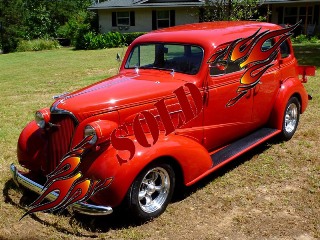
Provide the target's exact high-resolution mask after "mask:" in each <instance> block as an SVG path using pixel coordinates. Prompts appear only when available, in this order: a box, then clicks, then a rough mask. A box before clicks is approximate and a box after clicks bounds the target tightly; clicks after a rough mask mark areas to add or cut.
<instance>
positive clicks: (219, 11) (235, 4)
mask: <svg viewBox="0 0 320 240" xmlns="http://www.w3.org/2000/svg"><path fill="white" fill-rule="evenodd" d="M259 7H260V0H206V2H205V5H204V7H202V8H200V16H199V17H200V21H203V22H207V21H208V22H209V21H226V20H250V19H254V18H255V17H256V18H258V16H257V15H258V10H259Z"/></svg>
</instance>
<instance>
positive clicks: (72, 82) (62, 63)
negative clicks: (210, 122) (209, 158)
mask: <svg viewBox="0 0 320 240" xmlns="http://www.w3.org/2000/svg"><path fill="white" fill-rule="evenodd" d="M117 52H119V53H120V54H121V55H123V53H122V52H123V50H122V49H108V50H97V51H73V50H71V49H59V50H53V51H43V52H27V53H14V54H8V55H0V93H1V94H0V102H1V104H0V149H1V154H0V188H1V189H2V197H1V199H0V239H3V238H4V239H27V238H28V239H48V238H49V239H87V238H100V239H160V238H163V239H222V238H228V239H301V240H302V239H319V238H320V157H319V155H320V148H319V146H320V131H319V126H320V100H319V99H320V94H319V89H320V77H319V75H318V76H317V77H313V78H310V79H309V81H308V83H307V84H306V85H305V86H306V88H307V90H308V92H309V93H310V94H311V95H312V96H313V100H312V101H310V102H309V106H308V109H307V111H306V112H305V113H304V114H303V115H302V116H301V118H300V125H299V128H298V130H297V132H296V134H295V136H294V137H293V139H292V140H290V141H289V142H283V143H279V142H268V143H266V144H264V145H262V146H259V147H258V148H256V149H255V150H253V151H251V152H249V153H248V154H246V155H244V156H242V157H240V158H238V159H237V160H235V161H233V162H232V163H230V164H228V165H227V166H226V167H224V168H223V169H221V170H219V171H218V172H216V173H214V174H212V175H210V176H209V177H208V178H206V179H205V180H203V181H201V182H200V183H199V184H197V185H196V186H194V187H192V188H190V189H188V190H187V191H186V193H185V196H183V197H181V199H178V200H176V201H175V202H173V203H171V204H170V205H169V207H168V209H167V211H166V212H165V213H164V214H163V215H161V216H160V217H159V218H157V219H155V220H153V221H151V222H148V223H145V224H143V225H140V226H134V225H132V224H131V223H130V222H127V221H126V217H125V216H108V217H83V216H77V215H76V216H74V215H69V214H67V213H66V214H63V215H59V216H58V215H55V214H47V213H42V212H40V213H36V214H35V215H32V216H28V217H26V218H24V219H23V220H21V221H19V219H20V217H21V216H22V215H23V214H24V213H25V211H26V208H25V206H24V205H25V204H28V200H29V201H30V198H28V197H25V195H23V194H22V193H21V192H20V191H19V190H18V189H16V188H15V187H14V184H13V182H12V180H10V179H11V176H10V174H9V164H10V163H11V162H14V163H17V160H16V143H17V139H18V137H19V134H20V132H21V130H22V129H23V127H24V126H25V125H26V124H27V123H28V122H29V121H30V120H32V119H33V118H34V112H35V110H37V109H39V108H42V107H47V106H49V105H50V104H51V103H52V102H53V99H52V96H54V95H57V94H60V93H63V92H71V91H73V90H76V89H78V88H80V87H83V86H86V85H88V84H90V83H93V82H96V81H98V80H101V79H103V78H106V77H109V76H112V75H114V74H115V73H116V72H117V68H118V63H117V62H116V61H115V57H116V53H117ZM295 53H296V56H297V58H298V59H299V62H300V63H301V64H310V65H311V64H312V65H316V66H317V69H318V71H319V69H320V44H312V45H296V46H295ZM29 203H30V202H29Z"/></svg>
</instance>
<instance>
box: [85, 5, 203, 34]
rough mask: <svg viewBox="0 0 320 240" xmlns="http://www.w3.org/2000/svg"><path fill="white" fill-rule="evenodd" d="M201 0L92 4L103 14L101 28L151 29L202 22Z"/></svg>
mask: <svg viewBox="0 0 320 240" xmlns="http://www.w3.org/2000/svg"><path fill="white" fill-rule="evenodd" d="M203 4H204V1H200V0H191V1H190V0H189V1H188V0H184V1H181V0H171V1H170V0H167V1H163V0H109V1H105V2H100V3H97V4H95V5H92V6H91V7H90V8H89V9H90V10H95V11H97V13H98V16H99V25H100V31H101V32H102V33H105V32H108V31H120V32H149V31H151V30H155V29H159V28H164V27H170V26H175V25H181V24H186V23H195V22H199V16H198V8H199V7H200V6H202V5H203Z"/></svg>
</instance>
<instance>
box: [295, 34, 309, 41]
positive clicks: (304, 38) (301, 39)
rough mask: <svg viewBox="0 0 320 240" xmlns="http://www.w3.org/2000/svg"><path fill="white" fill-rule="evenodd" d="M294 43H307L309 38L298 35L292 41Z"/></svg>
mask: <svg viewBox="0 0 320 240" xmlns="http://www.w3.org/2000/svg"><path fill="white" fill-rule="evenodd" d="M292 42H294V43H307V42H308V37H307V36H306V35H303V34H301V35H298V36H296V37H295V38H293V39H292Z"/></svg>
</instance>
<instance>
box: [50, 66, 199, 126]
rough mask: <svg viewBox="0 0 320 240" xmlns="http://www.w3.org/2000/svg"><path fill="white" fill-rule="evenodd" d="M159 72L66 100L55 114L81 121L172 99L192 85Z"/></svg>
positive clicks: (108, 82) (119, 79) (125, 77)
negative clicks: (181, 90) (132, 106)
mask: <svg viewBox="0 0 320 240" xmlns="http://www.w3.org/2000/svg"><path fill="white" fill-rule="evenodd" d="M179 75H180V77H181V75H182V74H179V73H175V75H174V76H172V75H171V74H170V72H167V71H165V72H163V71H159V72H158V73H157V74H155V72H153V73H152V75H151V74H147V73H146V74H140V75H138V74H134V75H133V74H131V75H129V74H122V75H117V76H114V77H112V78H109V79H105V80H103V81H101V82H98V83H96V84H93V85H91V86H88V87H86V88H83V89H80V90H78V91H76V92H73V93H71V94H68V95H66V96H63V97H62V98H60V99H58V100H57V101H56V102H55V103H54V104H53V105H52V110H53V111H54V109H61V110H66V111H69V112H72V113H73V114H74V115H75V117H77V118H78V120H79V121H82V120H83V119H84V118H87V117H89V116H92V115H94V114H97V113H103V112H107V111H112V110H118V109H120V108H125V107H129V106H131V105H133V104H137V103H140V104H142V103H146V102H150V101H157V100H160V99H162V98H164V97H166V96H169V95H172V93H173V91H174V90H176V89H177V88H178V87H180V86H182V85H183V84H184V83H185V82H186V81H188V82H193V81H192V80H194V79H193V77H192V76H187V78H189V79H186V75H182V76H184V80H182V79H179Z"/></svg>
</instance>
